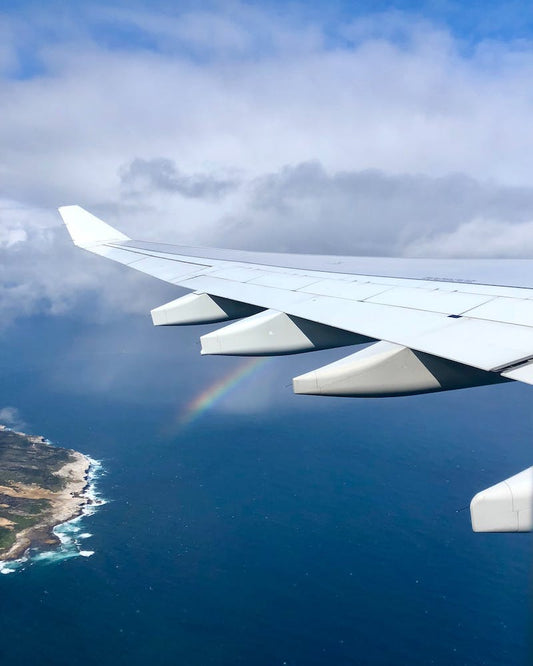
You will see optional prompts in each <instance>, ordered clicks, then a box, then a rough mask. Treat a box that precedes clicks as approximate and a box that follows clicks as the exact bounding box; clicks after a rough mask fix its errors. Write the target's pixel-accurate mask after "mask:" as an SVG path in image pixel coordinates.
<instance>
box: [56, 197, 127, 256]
mask: <svg viewBox="0 0 533 666" xmlns="http://www.w3.org/2000/svg"><path fill="white" fill-rule="evenodd" d="M58 210H59V214H60V215H61V217H62V218H63V222H64V223H65V225H66V227H67V229H68V232H69V234H70V236H71V238H72V240H73V241H74V245H77V246H78V247H90V246H91V245H97V244H99V243H110V242H113V241H115V242H120V241H126V240H130V239H129V238H128V236H126V234H123V233H122V232H120V231H118V230H117V229H114V228H113V227H112V226H110V225H109V224H106V223H105V222H103V221H102V220H100V219H98V218H97V217H95V216H94V215H92V214H91V213H89V212H88V211H86V210H85V209H84V208H82V207H81V206H61V208H58Z"/></svg>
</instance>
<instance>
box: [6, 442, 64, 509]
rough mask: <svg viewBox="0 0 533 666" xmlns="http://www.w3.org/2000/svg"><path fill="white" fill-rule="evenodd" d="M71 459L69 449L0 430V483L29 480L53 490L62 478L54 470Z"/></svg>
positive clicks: (57, 487) (59, 488)
mask: <svg viewBox="0 0 533 666" xmlns="http://www.w3.org/2000/svg"><path fill="white" fill-rule="evenodd" d="M71 460H72V452H71V451H69V450H68V449H60V448H58V447H55V446H50V445H49V444H47V443H46V442H44V441H42V442H32V441H31V439H30V438H28V437H25V436H24V435H19V434H18V433H15V432H11V431H10V430H0V485H4V486H7V485H12V484H14V483H26V484H32V483H33V484H35V485H38V486H40V487H41V488H47V489H48V490H52V491H54V492H57V491H58V490H61V489H62V488H63V487H64V485H65V480H64V479H61V478H60V477H58V476H56V475H55V474H54V472H56V471H57V470H58V469H59V468H60V467H62V466H63V465H64V464H66V463H68V462H71ZM0 503H1V502H0Z"/></svg>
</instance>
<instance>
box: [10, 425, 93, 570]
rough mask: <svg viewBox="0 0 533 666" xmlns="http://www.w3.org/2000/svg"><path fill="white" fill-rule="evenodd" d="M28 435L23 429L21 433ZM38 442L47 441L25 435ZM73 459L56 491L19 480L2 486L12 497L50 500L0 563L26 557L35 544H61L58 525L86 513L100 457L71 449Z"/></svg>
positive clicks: (44, 547)
mask: <svg viewBox="0 0 533 666" xmlns="http://www.w3.org/2000/svg"><path fill="white" fill-rule="evenodd" d="M17 434H21V435H24V434H23V433H17ZM24 436H25V437H28V439H29V440H30V441H32V442H35V443H44V442H45V441H46V440H44V438H41V437H31V436H28V435H24ZM69 454H70V460H69V462H67V463H66V464H64V465H63V466H62V467H61V468H60V469H59V470H57V472H55V474H56V475H57V476H59V477H61V478H62V479H64V487H63V488H62V489H61V490H59V491H52V490H49V489H46V488H41V487H39V486H34V485H25V484H15V485H13V486H12V487H7V486H0V490H1V491H2V492H4V493H5V494H7V495H10V496H12V497H30V498H32V499H43V500H47V501H48V502H49V508H48V509H47V510H46V511H44V512H43V514H42V516H41V517H40V519H39V521H38V522H37V523H35V524H34V525H31V526H30V527H28V528H26V529H23V530H21V531H20V532H18V533H17V535H16V539H15V542H14V543H13V544H12V545H11V546H10V548H9V549H7V550H6V551H4V552H1V553H0V564H3V563H8V562H11V563H12V562H13V561H15V560H20V559H21V558H24V557H25V556H26V555H27V553H28V551H29V550H30V549H32V548H38V549H41V550H52V549H55V548H56V547H58V546H60V545H61V538H60V537H59V536H58V535H57V534H56V533H55V532H54V530H55V528H57V527H58V526H60V525H62V524H64V523H67V522H69V521H72V520H74V519H76V518H78V517H80V516H82V515H83V514H84V513H85V511H86V510H87V509H88V507H89V506H90V505H92V504H93V502H94V500H93V498H92V493H91V488H90V485H91V484H90V481H89V476H90V474H89V473H90V469H91V465H92V464H94V463H95V462H96V461H91V459H90V458H89V457H87V456H85V455H83V454H82V453H79V452H78V451H73V450H69Z"/></svg>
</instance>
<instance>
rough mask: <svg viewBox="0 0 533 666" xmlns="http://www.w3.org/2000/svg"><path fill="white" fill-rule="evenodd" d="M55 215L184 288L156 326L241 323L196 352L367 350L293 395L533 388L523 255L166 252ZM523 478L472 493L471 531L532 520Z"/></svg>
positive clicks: (306, 379) (300, 381) (121, 258)
mask: <svg viewBox="0 0 533 666" xmlns="http://www.w3.org/2000/svg"><path fill="white" fill-rule="evenodd" d="M59 212H60V214H61V216H62V218H63V220H64V222H65V224H66V226H67V228H68V231H69V233H70V235H71V237H72V240H73V241H74V243H75V244H76V245H77V246H78V247H81V248H83V249H85V250H88V251H90V252H93V253H95V254H99V255H100V256H103V257H106V258H108V259H112V260H113V261H117V262H119V263H122V264H124V265H126V266H129V267H130V268H134V269H136V270H138V271H141V272H143V273H147V274H148V275H151V276H154V277H156V278H159V279H160V280H164V281H165V282H169V283H171V284H175V285H177V286H180V287H184V288H186V289H189V290H190V291H191V292H192V293H191V294H188V295H187V296H184V297H181V298H178V299H176V300H174V301H171V302H170V303H167V304H164V305H162V306H160V307H158V308H155V309H154V310H152V319H153V321H154V324H155V325H172V326H174V325H186V324H200V323H208V322H224V321H230V320H237V321H236V322H234V323H231V324H229V325H226V326H224V327H222V328H221V329H219V330H217V331H214V332H211V333H208V334H206V335H204V336H202V337H201V343H202V353H203V354H226V355H244V356H258V355H279V354H291V353H299V352H305V351H312V350H315V349H325V348H333V347H342V346H348V345H360V344H366V346H365V347H364V348H363V349H362V350H359V351H357V352H355V353H351V354H349V355H347V356H346V357H345V358H343V359H341V360H340V361H337V362H335V363H331V364H329V365H326V366H324V367H322V368H317V369H315V370H313V371H311V372H309V373H306V374H304V375H301V376H300V377H296V378H294V380H293V387H294V391H295V392H296V393H305V394H314V395H335V396H349V397H364V396H373V397H379V396H395V395H412V394H416V393H427V392H434V391H442V390H450V389H458V388H466V387H472V386H481V385H486V384H494V383H500V382H505V381H511V380H517V381H521V382H525V383H527V384H533V261H529V260H499V261H494V260H472V261H467V260H431V261H428V260H422V259H392V258H370V257H332V256H328V257H321V256H314V255H289V254H271V253H254V252H244V251H237V250H222V249H206V248H195V247H186V246H175V245H166V244H159V243H148V242H140V241H134V240H131V239H130V238H128V237H127V236H126V235H124V234H123V233H121V232H119V231H117V230H116V229H114V228H113V227H111V226H109V225H108V224H106V223H105V222H103V221H101V220H99V219H98V218H96V217H95V216H93V215H91V214H90V213H88V212H87V211H85V210H84V209H83V208H81V207H79V206H63V207H61V208H60V209H59ZM368 343H373V344H370V345H369V344H368ZM532 469H533V468H532ZM526 472H528V473H522V475H520V474H519V475H517V476H515V477H512V478H511V479H507V480H506V481H505V482H502V484H504V488H503V489H502V484H497V485H496V486H493V487H492V488H489V489H487V490H485V491H483V492H482V493H478V495H476V497H475V498H474V500H473V501H472V505H471V514H472V524H473V529H474V530H475V531H530V530H531V529H532V528H533V512H532V510H531V507H532V506H533V473H529V471H528V470H526ZM524 479H526V481H524ZM524 498H525V499H524ZM524 507H525V508H524Z"/></svg>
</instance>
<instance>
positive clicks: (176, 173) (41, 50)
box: [0, 4, 533, 322]
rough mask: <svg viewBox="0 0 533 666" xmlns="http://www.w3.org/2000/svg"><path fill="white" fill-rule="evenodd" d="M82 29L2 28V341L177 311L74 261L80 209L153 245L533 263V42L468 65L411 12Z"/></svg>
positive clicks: (235, 14) (123, 17)
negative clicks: (17, 321)
mask: <svg viewBox="0 0 533 666" xmlns="http://www.w3.org/2000/svg"><path fill="white" fill-rule="evenodd" d="M79 11H80V12H82V13H81V14H80V15H77V14H76V13H75V10H65V11H63V12H61V13H59V14H58V15H57V16H55V15H54V17H53V19H52V18H51V17H50V16H49V12H39V10H37V9H35V8H33V9H32V13H31V16H28V17H27V19H28V20H26V21H23V20H22V18H21V16H14V15H9V14H6V16H5V21H4V23H3V26H2V29H1V30H2V35H4V36H5V40H3V42H2V47H1V52H0V71H1V72H3V74H0V95H1V97H2V100H3V101H2V119H1V121H0V145H1V146H2V161H1V163H0V313H1V314H2V321H4V322H5V321H7V320H9V319H10V318H12V317H16V316H19V315H27V314H32V313H35V312H48V313H65V312H69V311H70V310H72V308H78V307H79V306H80V303H81V302H82V301H83V298H84V297H85V296H84V295H86V294H87V293H92V292H96V293H98V294H99V295H100V301H99V302H100V304H101V311H100V312H99V313H98V314H97V315H95V316H101V317H103V316H116V315H117V314H118V313H120V312H122V311H135V312H141V311H147V310H148V309H149V308H150V306H153V303H150V298H149V296H148V293H149V292H150V290H154V291H155V290H157V293H158V294H159V293H162V292H161V291H159V289H163V288H162V287H161V288H159V287H156V286H154V283H153V282H150V281H149V280H148V278H145V277H142V276H137V275H136V274H135V273H133V272H131V271H130V272H128V271H125V270H122V269H121V268H118V267H116V266H113V265H110V264H107V263H106V262H105V261H103V260H102V261H100V260H98V259H97V258H95V257H89V256H88V255H84V254H83V253H82V252H80V251H79V250H76V249H75V248H73V247H72V246H71V245H70V244H69V242H68V239H67V237H66V234H65V232H64V230H63V229H62V228H61V227H60V220H59V217H58V215H57V213H56V207H57V206H58V205H62V204H66V203H80V204H81V205H84V206H85V207H86V208H88V209H90V210H92V211H93V212H94V213H95V214H97V215H99V216H101V217H103V218H104V219H106V220H108V221H109V222H110V223H111V224H114V225H115V226H118V227H119V228H123V229H124V230H125V231H126V232H127V233H128V234H129V235H131V236H132V237H138V238H146V239H147V240H155V239H161V240H166V241H168V242H176V243H194V244H204V245H223V246H230V247H246V248H250V249H252V248H253V249H257V250H261V249H265V250H266V249H268V250H277V251H283V250H290V251H295V252H298V251H301V252H317V253H336V254H380V255H416V256H419V255H421V254H431V255H439V256H443V255H447V256H448V255H460V256H465V255H467V254H470V255H483V256H530V254H531V243H530V241H529V238H530V233H531V232H530V228H531V224H532V222H533V217H532V215H531V211H532V210H533V207H532V204H533V190H532V188H531V186H530V179H531V173H532V170H533V163H532V160H533V158H532V155H533V135H532V134H531V133H530V132H528V131H527V128H528V127H529V124H530V118H531V115H532V113H533V98H532V97H531V95H530V92H529V91H530V85H529V82H530V81H531V76H532V74H533V46H532V44H531V43H530V42H527V41H520V42H518V41H517V42H502V41H497V40H494V39H493V40H490V41H489V40H485V41H483V40H480V41H479V42H478V43H474V44H470V45H469V48H468V49H465V48H464V43H463V42H462V40H461V39H459V38H457V37H456V36H454V35H453V34H452V33H450V31H449V30H447V29H445V28H443V27H442V26H435V25H434V24H432V23H431V22H429V21H428V20H421V19H420V18H419V17H416V16H412V15H408V14H402V13H399V12H389V13H385V14H380V15H370V16H366V17H362V18H359V19H357V20H352V21H342V22H341V21H338V22H337V23H336V24H332V23H331V20H330V18H331V17H330V18H328V19H327V20H326V19H324V18H323V17H322V18H320V16H319V15H318V14H317V13H313V14H309V16H306V17H305V18H302V12H301V10H300V11H299V10H298V8H295V7H292V8H291V10H290V11H288V13H287V16H286V17H281V16H280V15H278V13H277V12H275V11H274V10H272V9H268V8H252V7H251V6H249V5H239V4H232V5H231V7H230V6H229V5H228V6H227V7H221V6H209V7H208V8H206V9H204V10H202V11H197V10H194V9H188V10H187V11H174V12H171V11H170V10H164V9H161V8H155V9H153V10H152V11H147V10H144V9H142V8H139V7H138V6H137V8H136V9H135V10H132V9H129V10H120V11H119V9H118V8H117V7H113V8H112V9H111V10H110V9H107V8H104V7H95V6H89V5H87V6H86V7H85V8H84V9H83V10H82V9H80V10H79ZM328 21H329V23H328ZM21 26H24V27H23V29H22V27H21ZM118 276H120V277H118ZM111 284H112V287H110V285H111ZM143 284H144V285H146V287H143V286H141V285H143ZM128 290H129V294H128ZM132 293H136V294H139V295H137V296H136V297H135V298H132V297H131V294H132Z"/></svg>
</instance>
